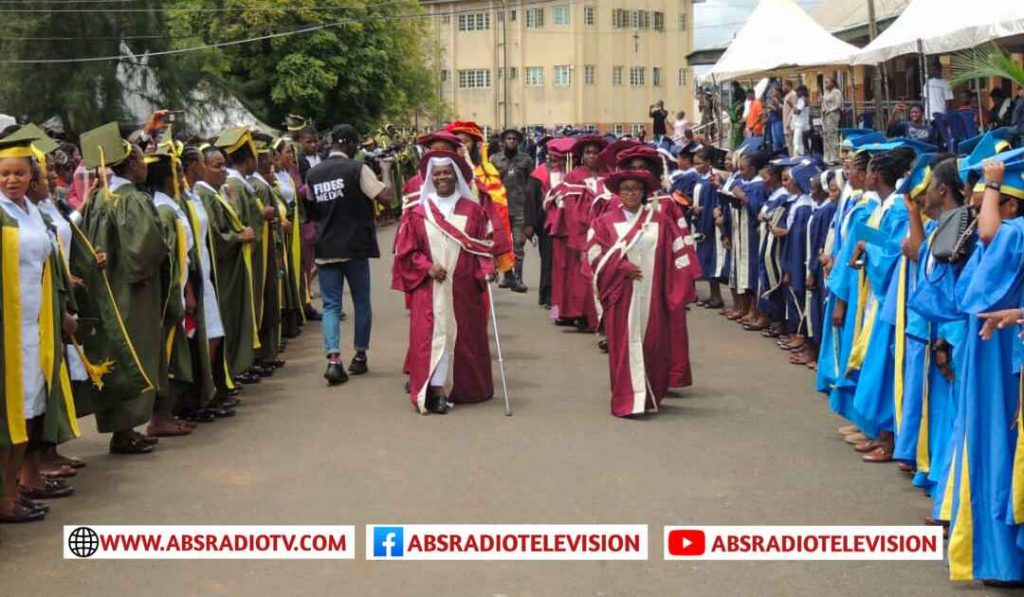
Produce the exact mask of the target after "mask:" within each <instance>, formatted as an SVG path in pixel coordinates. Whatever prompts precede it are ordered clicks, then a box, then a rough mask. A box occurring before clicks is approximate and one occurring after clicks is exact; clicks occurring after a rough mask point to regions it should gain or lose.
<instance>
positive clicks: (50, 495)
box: [18, 479, 75, 500]
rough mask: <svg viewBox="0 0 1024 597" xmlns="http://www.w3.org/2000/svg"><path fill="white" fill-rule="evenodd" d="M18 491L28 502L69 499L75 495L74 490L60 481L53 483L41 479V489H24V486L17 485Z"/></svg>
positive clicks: (50, 480) (52, 481) (49, 480)
mask: <svg viewBox="0 0 1024 597" xmlns="http://www.w3.org/2000/svg"><path fill="white" fill-rule="evenodd" d="M18 490H19V491H20V492H21V495H22V496H24V497H27V498H28V499H30V500H55V499H58V498H66V497H71V496H72V495H74V493H75V488H74V487H72V486H71V485H68V484H67V483H63V482H61V481H54V480H52V479H43V486H42V487H25V486H24V485H18Z"/></svg>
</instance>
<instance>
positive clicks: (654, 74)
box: [651, 66, 661, 87]
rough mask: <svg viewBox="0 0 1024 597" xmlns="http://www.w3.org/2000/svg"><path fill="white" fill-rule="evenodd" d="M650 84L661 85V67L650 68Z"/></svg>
mask: <svg viewBox="0 0 1024 597" xmlns="http://www.w3.org/2000/svg"><path fill="white" fill-rule="evenodd" d="M651 84H652V85H654V86H655V87H661V67H660V66H655V67H652V68H651Z"/></svg>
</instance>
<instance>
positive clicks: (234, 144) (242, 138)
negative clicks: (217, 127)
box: [213, 126, 252, 153]
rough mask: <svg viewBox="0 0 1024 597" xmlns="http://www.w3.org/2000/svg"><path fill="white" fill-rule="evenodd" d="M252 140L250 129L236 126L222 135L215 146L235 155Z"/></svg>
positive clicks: (215, 142)
mask: <svg viewBox="0 0 1024 597" xmlns="http://www.w3.org/2000/svg"><path fill="white" fill-rule="evenodd" d="M251 140H252V134H251V133H250V132H249V127H245V126H235V127H231V128H229V129H227V130H225V131H224V132H223V133H221V134H220V136H219V137H217V140H216V141H214V142H213V144H214V145H216V146H217V147H220V148H221V149H223V150H225V151H227V152H228V153H234V152H236V151H238V149H239V148H240V147H242V146H243V145H245V144H246V143H248V142H249V141H251Z"/></svg>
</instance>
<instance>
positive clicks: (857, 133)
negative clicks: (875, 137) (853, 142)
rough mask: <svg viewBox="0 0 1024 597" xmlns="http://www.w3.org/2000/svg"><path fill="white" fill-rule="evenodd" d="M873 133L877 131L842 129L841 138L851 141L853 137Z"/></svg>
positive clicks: (840, 131) (840, 130)
mask: <svg viewBox="0 0 1024 597" xmlns="http://www.w3.org/2000/svg"><path fill="white" fill-rule="evenodd" d="M873 132H875V129H858V128H840V129H839V137H840V138H842V139H849V138H851V137H859V136H861V135H867V134H870V133H873Z"/></svg>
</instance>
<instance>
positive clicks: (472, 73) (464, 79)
mask: <svg viewBox="0 0 1024 597" xmlns="http://www.w3.org/2000/svg"><path fill="white" fill-rule="evenodd" d="M490 86H491V71H490V69H487V68H470V69H466V70H460V71H459V89H487V88H489V87H490Z"/></svg>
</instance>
